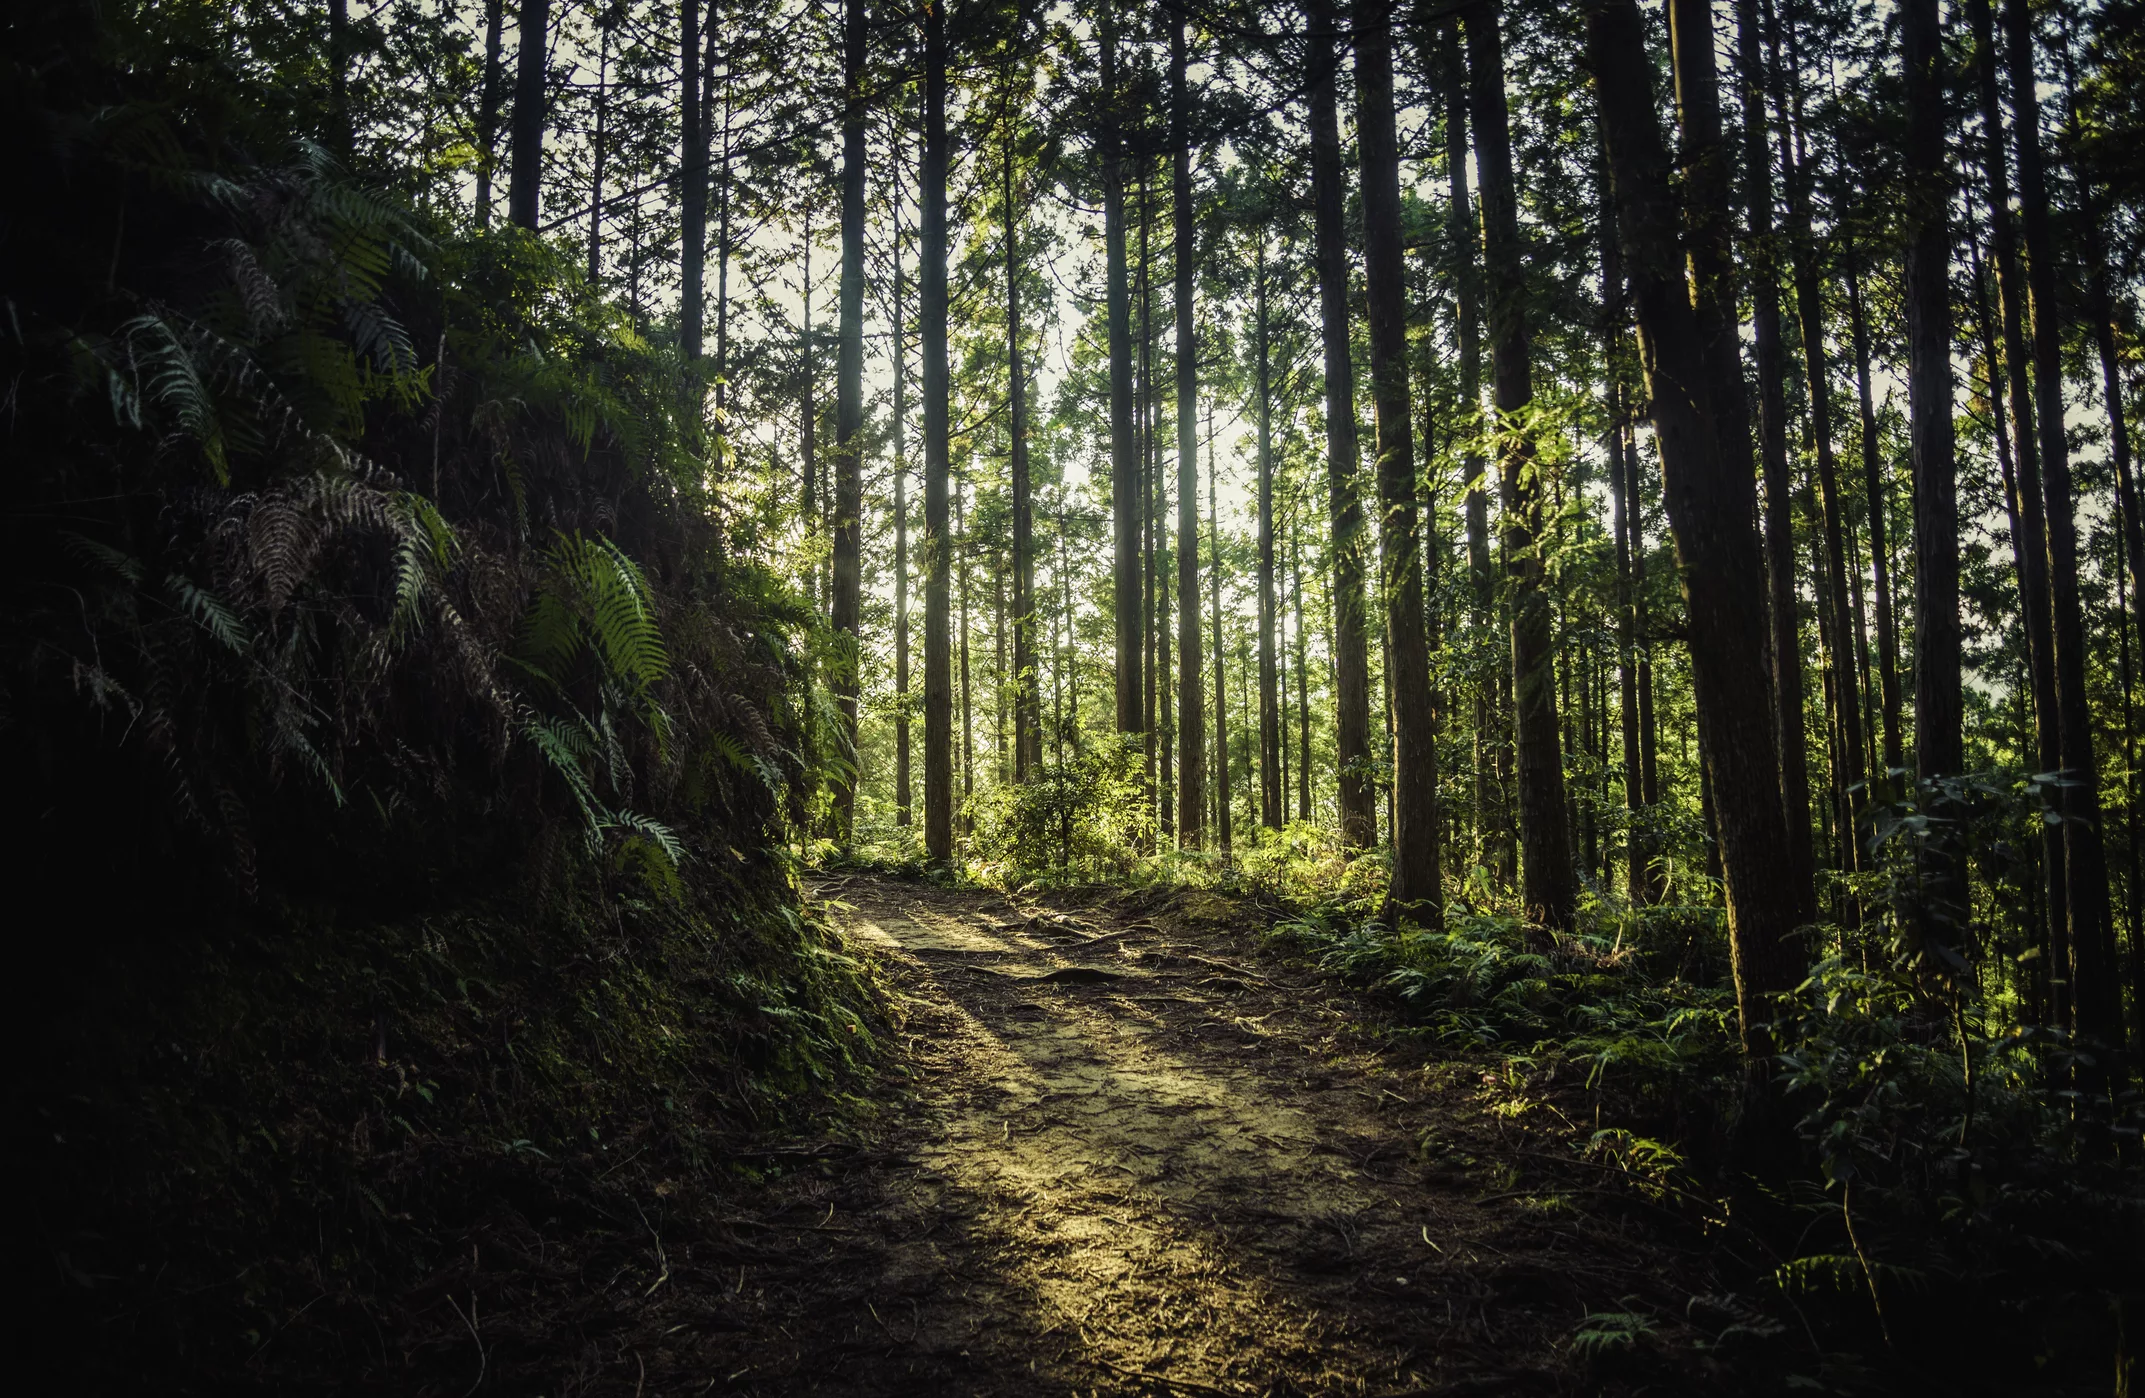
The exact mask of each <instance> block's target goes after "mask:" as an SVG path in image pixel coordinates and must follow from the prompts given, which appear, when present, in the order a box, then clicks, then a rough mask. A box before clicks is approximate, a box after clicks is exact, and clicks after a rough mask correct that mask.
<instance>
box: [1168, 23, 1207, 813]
mask: <svg viewBox="0 0 2145 1398" xmlns="http://www.w3.org/2000/svg"><path fill="white" fill-rule="evenodd" d="M1186 61H1187V60H1186V54H1185V36H1184V16H1183V14H1182V13H1181V12H1177V13H1173V14H1172V15H1171V16H1170V19H1169V97H1170V123H1169V126H1170V141H1171V144H1172V145H1173V146H1174V147H1175V157H1176V158H1175V160H1174V162H1173V167H1174V168H1173V176H1172V190H1171V200H1172V202H1173V204H1174V205H1175V209H1174V212H1175V215H1176V225H1177V227H1176V268H1175V273H1176V301H1177V664H1178V667H1179V669H1178V673H1177V709H1178V730H1179V731H1178V741H1179V744H1180V751H1179V757H1180V759H1181V763H1182V770H1181V771H1180V772H1179V773H1178V775H1177V843H1178V845H1179V846H1180V847H1182V848H1184V849H1198V848H1200V847H1201V845H1202V844H1203V843H1204V840H1205V830H1206V790H1205V787H1204V785H1203V783H1204V777H1205V768H1206V716H1205V713H1204V708H1205V706H1204V705H1203V704H1202V703H1201V702H1200V696H1201V695H1202V694H1204V693H1206V682H1205V680H1204V678H1202V676H1201V675H1200V667H1201V657H1200V645H1199V327H1198V323H1197V321H1196V320H1195V319H1194V316H1195V314H1196V311H1197V307H1196V306H1195V305H1194V304H1193V298H1192V291H1193V286H1194V284H1195V281H1196V279H1197V277H1198V275H1199V224H1198V210H1197V208H1196V207H1195V206H1194V205H1193V203H1192V90H1191V84H1190V81H1189V80H1188V79H1187V77H1186V75H1185V67H1186Z"/></svg>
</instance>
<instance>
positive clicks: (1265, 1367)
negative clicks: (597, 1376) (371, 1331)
mask: <svg viewBox="0 0 2145 1398" xmlns="http://www.w3.org/2000/svg"><path fill="white" fill-rule="evenodd" d="M822 891H823V893H824V894H825V895H828V896H831V897H832V898H833V899H834V900H835V901H836V912H837V915H838V916H839V917H840V918H841V919H842V920H843V921H844V922H845V923H846V924H847V925H848V927H849V928H850V929H851V931H852V932H853V933H854V935H855V936H856V938H857V939H858V941H859V943H860V944H861V945H863V946H867V947H872V948H875V949H877V951H878V952H880V953H881V954H883V956H884V957H885V958H886V960H887V962H888V964H889V967H890V969H891V971H892V974H893V977H894V979H895V983H896V985H897V987H898V995H897V1001H898V1004H899V1006H900V1011H901V1014H902V1016H903V1020H904V1023H903V1024H902V1035H903V1045H902V1047H903V1051H904V1057H905V1060H906V1062H907V1064H908V1067H909V1071H910V1072H911V1073H912V1074H913V1079H912V1087H911V1092H910V1100H909V1101H908V1102H906V1103H905V1104H903V1106H902V1107H901V1108H899V1109H898V1110H896V1111H895V1112H893V1113H890V1119H889V1120H888V1121H887V1122H886V1123H885V1126H884V1129H883V1130H882V1131H881V1132H880V1133H879V1136H878V1138H877V1139H875V1140H873V1141H872V1142H870V1143H869V1144H868V1145H866V1146H863V1147H860V1148H855V1149H851V1148H847V1147H840V1146H833V1145H828V1146H823V1147H817V1148H811V1149H801V1151H800V1153H801V1154H802V1155H803V1156H804V1157H805V1159H804V1161H803V1162H802V1164H803V1168H796V1167H797V1166H798V1165H799V1164H800V1162H799V1161H798V1160H796V1159H792V1160H790V1161H789V1162H788V1163H789V1165H790V1166H791V1167H792V1168H791V1171H790V1174H789V1178H788V1179H787V1181H786V1182H784V1183H782V1184H780V1185H778V1186H777V1187H776V1189H775V1191H774V1197H773V1198H772V1199H770V1200H768V1201H764V1203H763V1208H764V1211H763V1212H759V1213H758V1214H757V1217H756V1218H755V1219H754V1220H752V1221H750V1222H747V1221H745V1220H743V1219H740V1220H738V1223H739V1225H740V1226H739V1235H740V1241H741V1242H747V1243H749V1247H747V1248H746V1254H748V1255H747V1256H746V1260H741V1261H738V1262H736V1263H735V1264H734V1265H735V1271H734V1273H731V1272H729V1271H728V1265H729V1264H721V1265H719V1266H718V1268H717V1270H716V1271H715V1273H714V1275H713V1277H711V1278H703V1284H705V1282H706V1281H707V1280H719V1279H722V1278H727V1279H728V1280H729V1283H730V1284H729V1285H726V1286H719V1289H718V1295H717V1297H716V1300H715V1304H716V1305H718V1306H719V1309H720V1312H721V1315H720V1317H719V1318H717V1319H714V1320H710V1319H708V1318H706V1317H701V1318H699V1319H698V1320H697V1322H695V1321H690V1320H689V1321H688V1322H686V1323H684V1324H681V1325H679V1326H678V1327H677V1328H678V1330H697V1331H699V1332H701V1338H700V1340H699V1341H698V1342H696V1343H693V1344H692V1345H690V1346H689V1347H686V1348H685V1349H683V1350H681V1347H680V1345H679V1343H678V1341H679V1339H682V1338H683V1337H675V1338H673V1339H672V1340H671V1341H670V1342H668V1343H666V1344H665V1345H664V1347H663V1348H664V1350H665V1351H666V1352H665V1353H664V1354H663V1360H664V1361H666V1362H663V1363H662V1364H661V1369H662V1371H663V1373H662V1375H661V1377H663V1378H670V1377H672V1376H677V1377H680V1378H682V1377H684V1376H686V1375H688V1374H691V1375H694V1376H695V1382H694V1383H693V1384H692V1390H693V1391H718V1392H720V1391H729V1392H743V1393H759V1394H768V1395H774V1394H911V1393H914V1394H940V1393H943V1394H1019V1395H1036V1394H1059V1393H1067V1394H1070V1393H1080V1394H1087V1393H1095V1394H1118V1393H1125V1394H1131V1393H1154V1394H1162V1393H1223V1394H1241V1395H1287V1394H1363V1395H1373V1394H1385V1395H1392V1394H1423V1393H1436V1394H1463V1393H1530V1392H1542V1393H1553V1392H1598V1391H1619V1390H1624V1389H1627V1388H1628V1389H1630V1390H1632V1391H1647V1392H1670V1391H1692V1390H1693V1389H1702V1388H1706V1387H1709V1386H1711V1385H1710V1384H1709V1383H1707V1382H1706V1379H1707V1375H1706V1373H1705V1372H1704V1369H1703V1368H1702V1367H1694V1366H1693V1365H1692V1364H1691V1362H1690V1351H1689V1349H1688V1347H1687V1345H1686V1344H1685V1343H1684V1341H1686V1340H1687V1339H1688V1338H1690V1336H1691V1333H1692V1332H1690V1331H1689V1330H1687V1329H1685V1328H1684V1317H1685V1316H1687V1315H1688V1314H1689V1313H1690V1311H1691V1305H1692V1298H1693V1296H1694V1294H1695V1293H1698V1292H1699V1291H1701V1290H1702V1289H1703V1286H1704V1283H1705V1274H1706V1267H1705V1265H1704V1260H1703V1257H1702V1256H1701V1255H1700V1254H1699V1253H1698V1252H1697V1251H1696V1250H1694V1249H1693V1248H1692V1246H1691V1242H1692V1240H1691V1239H1690V1238H1688V1237H1683V1238H1678V1239H1676V1240H1675V1241H1674V1242H1670V1241H1668V1240H1666V1239H1663V1238H1657V1237H1652V1236H1650V1235H1649V1234H1648V1231H1647V1225H1646V1223H1645V1221H1644V1209H1643V1206H1639V1207H1637V1208H1634V1207H1633V1206H1632V1205H1629V1204H1622V1203H1619V1202H1618V1201H1617V1200H1616V1199H1615V1197H1614V1196H1613V1195H1610V1194H1609V1192H1607V1191H1600V1190H1596V1191H1591V1192H1589V1191H1586V1190H1585V1189H1583V1188H1581V1189H1579V1190H1577V1191H1574V1190H1572V1189H1570V1188H1568V1187H1567V1188H1553V1187H1551V1186H1549V1185H1544V1184H1537V1185H1535V1186H1534V1187H1533V1188H1531V1189H1529V1188H1521V1187H1519V1186H1518V1184H1517V1183H1516V1181H1517V1180H1518V1179H1519V1178H1520V1177H1521V1175H1522V1173H1523V1169H1522V1168H1515V1166H1514V1163H1513V1162H1515V1161H1523V1160H1525V1159H1527V1158H1528V1157H1527V1156H1526V1153H1525V1151H1526V1147H1525V1146H1524V1143H1523V1141H1522V1140H1521V1138H1520V1133H1519V1131H1518V1129H1517V1128H1515V1127H1511V1126H1509V1125H1505V1124H1502V1123H1501V1119H1500V1118H1499V1117H1498V1115H1497V1114H1496V1113H1495V1112H1494V1111H1490V1110H1486V1108H1485V1104H1484V1086H1483V1075H1482V1070H1481V1067H1480V1066H1479V1065H1476V1066H1473V1067H1464V1066H1459V1065H1454V1064H1451V1063H1426V1062H1424V1061H1423V1060H1421V1059H1420V1058H1416V1059H1414V1060H1405V1059H1403V1058H1401V1057H1398V1056H1395V1055H1392V1054H1389V1053H1381V1052H1380V1051H1378V1050H1377V1049H1376V1047H1375V1045H1374V1042H1373V1040H1372V1039H1371V1038H1370V1036H1366V1035H1364V1034H1361V1033H1359V1032H1355V1026H1356V1025H1358V1024H1360V1022H1361V1019H1362V1016H1363V1015H1364V1013H1365V1011H1364V1010H1363V1009H1362V1007H1361V1006H1357V1005H1352V1004H1349V1003H1347V1000H1348V997H1347V996H1346V995H1345V994H1342V995H1336V993H1335V991H1334V989H1333V987H1331V985H1330V984H1329V983H1324V982H1320V981H1318V980H1316V979H1314V978H1312V977H1310V976H1309V975H1307V974H1303V973H1300V972H1292V971H1291V970H1290V968H1288V967H1287V966H1286V965H1285V964H1283V963H1282V962H1281V961H1279V960H1278V959H1277V958H1273V957H1269V956H1265V955H1264V954H1263V953H1261V952H1260V951H1259V949H1258V948H1257V947H1256V946H1255V945H1253V939H1252V938H1250V937H1249V936H1247V935H1245V934H1243V933H1242V932H1241V931H1240V930H1232V929H1230V928H1229V927H1227V926H1226V925H1224V924H1221V923H1217V922H1208V921H1204V920H1202V919H1201V918H1200V917H1199V916H1198V915H1197V913H1196V911H1194V912H1191V913H1187V912H1186V910H1185V908H1184V907H1183V906H1182V905H1181V902H1180V903H1178V904H1173V905H1171V906H1170V907H1168V908H1166V909H1163V910H1162V911H1160V913H1159V914H1158V916H1157V917H1156V918H1155V919H1152V920H1150V919H1148V918H1143V917H1141V916H1140V915H1139V914H1140V912H1141V909H1140V908H1138V907H1137V906H1134V907H1131V908H1125V907H1122V906H1120V907H1118V908H1117V909H1115V910H1114V911H1115V913H1116V915H1115V916H1110V915H1108V913H1107V912H1105V913H1102V914H1097V913H1096V912H1093V911H1087V912H1086V913H1085V915H1073V916H1068V915H1065V914H1063V913H1060V912H1055V911H1052V910H1050V909H1045V908H1042V907H1039V906H1036V905H1034V904H1017V903H1015V902H1012V901H1010V900H1008V899H1006V898H1003V897H999V896H996V895H989V894H982V893H968V892H948V891H945V890H939V889H932V888H928V887H924V886H918V885H908V884H899V883H893V882H888V881H881V880H875V879H868V878H855V879H851V880H846V881H842V882H839V883H836V884H833V885H830V886H827V887H826V888H824V889H823V890H822ZM814 1154H818V1155H820V1156H821V1157H822V1160H821V1161H820V1162H819V1163H816V1164H815V1163H813V1162H812V1160H811V1158H810V1157H812V1156H813V1155H814ZM1566 1173H1567V1174H1568V1173H1569V1172H1566ZM1534 1178H1537V1179H1538V1178H1540V1176H1539V1175H1538V1174H1537V1175H1535V1176H1534ZM1596 1196H1599V1197H1596ZM1635 1220H1636V1221H1635ZM1664 1226H1666V1225H1664ZM1670 1231H1671V1232H1673V1231H1675V1230H1674V1229H1673V1228H1672V1227H1671V1228H1670ZM1700 1299H1701V1301H1702V1300H1703V1299H1704V1298H1702V1297H1701V1298H1700ZM1611 1311H1613V1312H1621V1313H1628V1314H1636V1315H1642V1316H1646V1317H1648V1319H1647V1320H1646V1321H1645V1323H1644V1326H1643V1327H1642V1328H1645V1329H1648V1330H1650V1331H1651V1332H1652V1335H1651V1338H1649V1339H1647V1340H1645V1341H1644V1342H1642V1343H1641V1344H1639V1345H1638V1346H1637V1347H1636V1348H1635V1350H1633V1351H1630V1352H1625V1351H1619V1350H1616V1349H1613V1348H1612V1349H1609V1350H1603V1349H1601V1348H1599V1347H1589V1346H1586V1345H1580V1346H1573V1345H1572V1344H1570V1343H1569V1337H1570V1336H1571V1335H1572V1333H1573V1331H1574V1330H1575V1328H1576V1327H1579V1326H1580V1325H1581V1324H1582V1322H1583V1321H1584V1320H1585V1318H1586V1317H1587V1316H1588V1314H1589V1313H1595V1312H1611ZM711 1327H712V1332H711ZM1604 1358H1607V1359H1609V1360H1612V1361H1617V1362H1615V1363H1611V1364H1606V1365H1605V1364H1604V1363H1603V1362H1602V1360H1603V1359H1604ZM702 1383H706V1384H708V1385H709V1388H708V1389H707V1390H702V1389H701V1387H700V1385H701V1384H702ZM667 1390H668V1385H663V1386H661V1388H659V1387H658V1386H657V1385H656V1384H655V1383H654V1382H653V1379H652V1377H651V1381H650V1388H649V1391H667Z"/></svg>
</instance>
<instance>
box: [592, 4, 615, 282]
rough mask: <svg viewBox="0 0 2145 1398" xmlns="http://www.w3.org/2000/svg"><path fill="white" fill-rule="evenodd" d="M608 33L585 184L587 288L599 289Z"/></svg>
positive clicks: (599, 60)
mask: <svg viewBox="0 0 2145 1398" xmlns="http://www.w3.org/2000/svg"><path fill="white" fill-rule="evenodd" d="M610 80H611V31H610V29H609V27H608V26H605V27H603V28H602V29H601V30H600V32H599V35H598V39H597V44H596V134H595V139H594V140H592V141H591V142H590V143H589V144H590V146H591V147H592V159H591V162H590V163H591V165H592V166H593V169H592V170H591V171H590V173H589V180H588V284H589V287H590V288H591V289H600V288H601V286H602V278H603V167H604V158H605V156H607V155H608V154H609V152H610V142H609V140H608V139H607V136H608V132H607V130H606V128H607V127H608V125H609V118H610V114H611V112H610V109H611V103H610Z"/></svg>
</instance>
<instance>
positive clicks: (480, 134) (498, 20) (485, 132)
mask: <svg viewBox="0 0 2145 1398" xmlns="http://www.w3.org/2000/svg"><path fill="white" fill-rule="evenodd" d="M505 31H506V0H484V78H483V84H482V86H481V87H480V88H479V89H478V97H477V227H479V228H489V227H491V224H492V177H493V175H494V174H495V173H497V171H498V168H499V108H500V105H501V103H502V102H503V101H504V100H505V96H506V94H505V93H504V92H503V91H502V89H503V88H504V86H505V84H506V74H505V73H504V71H503V70H502V64H501V62H500V54H501V51H502V50H503V49H504V48H505V38H506V32H505Z"/></svg>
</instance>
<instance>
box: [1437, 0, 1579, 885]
mask: <svg viewBox="0 0 2145 1398" xmlns="http://www.w3.org/2000/svg"><path fill="white" fill-rule="evenodd" d="M1465 24H1466V30H1467V68H1468V81H1469V92H1470V97H1471V102H1470V106H1471V112H1470V115H1472V117H1473V118H1474V128H1475V168H1476V171H1477V173H1478V174H1479V175H1480V176H1481V180H1482V264H1483V270H1484V272H1485V277H1484V281H1485V283H1486V286H1485V290H1486V291H1487V293H1488V303H1489V329H1490V370H1491V377H1492V383H1493V386H1494V392H1495V401H1496V405H1497V412H1498V415H1499V418H1500V421H1501V422H1502V423H1503V424H1504V425H1505V426H1506V427H1507V428H1508V429H1510V430H1506V431H1504V432H1502V433H1500V436H1501V437H1502V439H1503V441H1504V448H1503V452H1502V458H1501V460H1500V461H1499V462H1498V483H1499V487H1500V490H1501V493H1502V494H1503V497H1504V520H1503V524H1504V546H1505V569H1506V572H1507V574H1508V576H1509V577H1510V578H1511V582H1512V694H1513V715H1512V716H1513V734H1514V739H1515V746H1516V748H1517V750H1518V759H1519V773H1518V777H1519V843H1520V860H1521V864H1522V869H1523V878H1522V888H1521V898H1522V903H1523V906H1524V907H1525V908H1526V911H1527V915H1528V916H1529V917H1535V918H1539V919H1541V920H1542V921H1543V922H1546V923H1548V924H1550V925H1551V926H1554V927H1563V926H1567V925H1569V923H1570V922H1571V918H1572V913H1573V911H1574V909H1575V908H1576V906H1577V904H1578V900H1579V888H1578V878H1577V875H1576V871H1575V870H1574V869H1573V867H1572V858H1571V835H1570V829H1569V826H1570V821H1569V819H1568V816H1567V814H1566V811H1567V804H1566V799H1565V793H1564V757H1563V752H1562V748H1561V746H1560V744H1559V742H1558V737H1557V681H1556V670H1555V668H1554V662H1555V658H1556V647H1555V640H1554V637H1553V636H1552V635H1551V631H1550V615H1549V595H1548V592H1547V589H1546V581H1547V577H1546V569H1545V567H1544V565H1543V560H1542V553H1541V543H1542V540H1541V530H1542V525H1543V514H1542V503H1543V502H1542V493H1543V492H1542V489H1541V483H1540V478H1539V476H1538V475H1537V471H1536V466H1535V461H1534V448H1533V444H1532V442H1531V441H1530V440H1529V439H1528V437H1527V435H1526V433H1525V432H1524V431H1521V430H1517V424H1516V423H1515V422H1514V421H1513V419H1514V418H1515V416H1516V415H1518V414H1519V413H1520V412H1521V411H1522V410H1523V409H1525V408H1526V407H1527V406H1528V405H1529V404H1530V403H1532V402H1533V401H1534V368H1533V361H1532V357H1531V353H1530V350H1529V344H1528V336H1527V315H1526V298H1527V283H1526V271H1525V268H1524V266H1523V264H1522V261H1521V253H1520V240H1519V202H1518V196H1517V191H1516V189H1515V187H1514V184H1513V179H1512V143H1511V133H1510V130H1509V128H1508V127H1507V124H1506V123H1507V114H1506V111H1505V81H1504V45H1503V41H1502V39H1501V38H1500V37H1499V35H1498V13H1497V7H1496V5H1495V4H1494V3H1490V2H1489V0H1485V2H1484V3H1481V4H1478V5H1476V6H1475V7H1474V8H1473V9H1471V10H1469V11H1468V12H1467V14H1466V17H1465Z"/></svg>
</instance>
